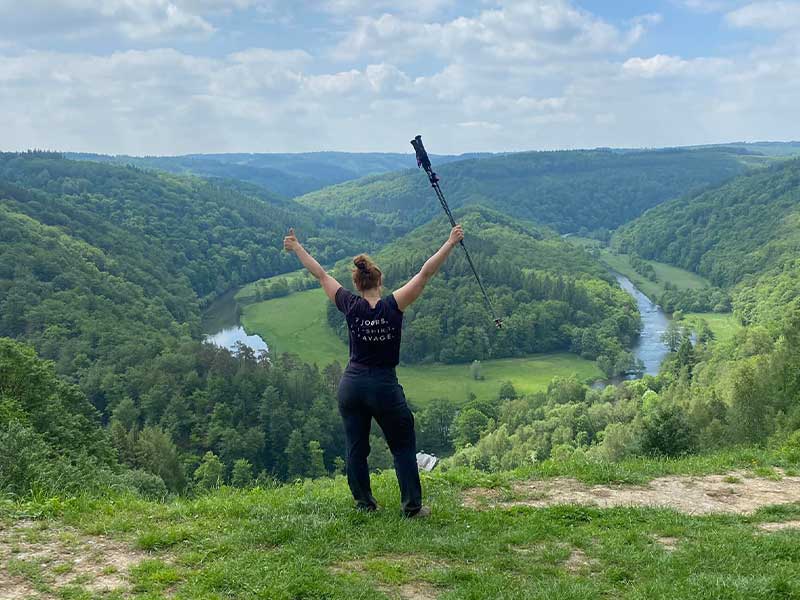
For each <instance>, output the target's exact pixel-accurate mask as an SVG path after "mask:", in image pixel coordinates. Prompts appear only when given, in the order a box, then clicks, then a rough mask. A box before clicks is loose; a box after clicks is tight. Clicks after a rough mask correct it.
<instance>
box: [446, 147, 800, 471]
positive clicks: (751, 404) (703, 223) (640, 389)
mask: <svg viewBox="0 0 800 600" xmlns="http://www.w3.org/2000/svg"><path fill="white" fill-rule="evenodd" d="M798 211H800V161H792V162H789V163H786V164H782V165H779V166H775V167H773V168H771V169H769V170H766V171H764V172H759V173H755V174H751V175H748V176H743V177H740V178H737V179H735V180H733V181H732V182H730V183H728V184H726V185H723V186H722V187H720V188H718V189H716V190H712V191H709V192H706V193H703V194H699V195H695V196H688V197H684V198H680V199H677V200H674V201H671V202H667V203H664V204H662V205H661V206H659V207H657V208H654V209H652V210H650V211H648V212H647V213H645V214H644V215H643V216H642V217H640V218H639V219H637V220H636V221H634V222H633V223H631V224H629V225H626V226H624V227H622V228H621V229H620V231H619V232H618V233H617V234H616V235H615V237H614V239H613V243H614V245H615V246H616V248H617V249H620V250H623V251H625V252H634V253H637V254H638V255H639V256H642V257H645V258H652V259H655V260H659V261H662V262H669V263H672V264H674V265H677V266H681V267H683V268H686V269H691V270H693V271H695V272H698V273H701V274H703V275H705V276H706V277H708V278H710V279H712V281H714V282H716V283H717V284H718V285H720V286H723V288H724V289H725V290H730V292H731V293H732V294H733V306H734V310H735V313H736V315H737V316H738V317H739V318H740V320H741V322H742V323H744V324H745V325H746V327H743V328H742V329H741V330H740V331H739V332H738V333H736V334H735V335H734V336H733V338H731V339H730V340H726V341H716V340H715V339H714V335H713V332H711V331H710V330H709V329H708V328H707V327H705V328H702V327H701V328H695V329H694V330H692V329H690V328H688V327H685V326H682V325H681V322H680V321H673V322H672V324H671V326H670V328H669V329H668V331H667V332H666V334H665V341H667V342H668V345H669V347H670V350H671V353H670V355H669V357H668V359H667V360H666V361H665V362H664V363H663V364H662V367H661V371H660V373H659V375H658V376H657V377H651V376H647V377H645V378H644V379H642V380H639V381H633V382H626V383H623V384H622V385H620V386H618V387H611V386H609V387H607V388H606V389H605V390H593V389H588V388H587V387H586V386H583V385H581V384H580V383H579V382H577V381H574V380H563V379H562V380H555V381H553V382H552V383H551V385H550V388H549V389H548V390H547V392H546V393H540V394H534V395H529V396H527V397H520V398H515V397H514V396H515V394H513V393H510V392H508V391H507V392H506V393H505V394H504V396H505V398H506V399H505V400H501V399H498V403H496V404H495V405H490V406H480V405H476V406H472V407H470V415H469V417H467V416H466V415H465V414H463V413H462V414H461V415H459V416H458V417H456V420H455V421H454V425H455V424H456V423H460V427H458V426H455V427H454V432H455V433H454V435H453V436H451V440H452V443H453V445H454V447H455V449H456V453H455V455H454V456H453V458H452V459H451V463H452V464H453V465H470V466H474V467H477V468H481V469H487V470H502V469H511V468H516V467H519V466H523V465H525V464H528V463H529V461H530V457H531V456H535V457H536V459H537V460H541V459H545V458H549V457H556V458H558V459H559V460H577V461H593V460H612V461H613V460H621V459H623V458H625V457H630V456H672V457H674V456H681V455H684V454H690V453H700V452H708V451H713V450H717V449H719V448H723V447H730V446H735V445H742V446H748V445H762V446H768V447H771V448H772V449H774V450H775V451H777V452H778V453H779V454H780V455H782V456H785V457H787V459H788V460H789V461H790V462H797V461H798V460H800V300H799V299H800V284H798V282H800V260H799V259H798V256H799V255H800V254H799V253H798V251H799V250H800V244H799V243H798V242H799V241H800V238H798V231H800V229H798V225H799V224H800V221H799V220H798ZM632 263H633V266H634V268H637V270H638V271H640V272H641V273H642V274H644V275H645V276H651V277H652V276H653V275H654V273H653V272H652V271H651V270H650V269H647V265H646V264H643V263H642V261H641V260H637V259H636V256H634V259H633V261H632ZM684 292H685V293H684V295H683V296H682V297H681V295H680V294H678V293H677V292H676V291H675V290H667V292H666V293H665V296H668V297H669V298H671V299H672V301H674V302H676V303H679V302H682V303H688V302H690V301H698V302H699V301H701V300H702V299H703V295H704V294H705V295H706V296H708V298H709V301H712V300H713V299H714V297H715V295H719V294H720V293H723V290H721V289H720V288H708V289H706V290H685V291H684ZM717 299H719V297H717ZM502 395H503V394H501V396H502ZM467 425H469V426H467ZM465 431H466V432H467V433H468V435H466V434H464V432H465Z"/></svg>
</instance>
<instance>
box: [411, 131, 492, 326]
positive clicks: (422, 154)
mask: <svg viewBox="0 0 800 600" xmlns="http://www.w3.org/2000/svg"><path fill="white" fill-rule="evenodd" d="M411 145H412V146H413V147H414V152H416V154H417V166H418V167H420V168H422V169H425V172H426V173H427V174H428V180H430V182H431V187H432V188H433V191H434V192H436V197H437V198H438V199H439V204H441V205H442V209H443V210H444V212H445V214H446V215H447V218H448V219H450V225H452V226H453V227H455V226H456V220H455V219H454V218H453V213H452V212H450V207H449V206H448V205H447V200H445V199H444V194H443V193H442V188H441V187H439V176H438V175H436V173H434V172H433V167H431V159H430V158H428V153H427V152H426V151H425V146H423V145H422V136H421V135H418V136H417V137H415V138H414V139H413V140H411ZM459 244H460V245H461V247H462V248H463V249H464V254H465V255H466V257H467V262H468V263H469V266H470V267H471V268H472V273H473V275H475V281H477V282H478V287H480V288H481V292H483V299H484V300H485V301H486V306H487V307H488V308H489V313H490V314H491V315H492V318H493V319H494V324H495V325H497V328H498V329H502V328H503V320H502V319H500V318H499V317H498V316H497V313H496V312H494V307H493V306H492V301H491V300H489V294H487V293H486V289H485V288H484V287H483V283H481V278H480V277H479V276H478V271H477V269H475V265H474V264H473V263H472V257H471V256H470V255H469V251H468V250H467V247H466V246H465V245H464V240H461V241H460V242H459Z"/></svg>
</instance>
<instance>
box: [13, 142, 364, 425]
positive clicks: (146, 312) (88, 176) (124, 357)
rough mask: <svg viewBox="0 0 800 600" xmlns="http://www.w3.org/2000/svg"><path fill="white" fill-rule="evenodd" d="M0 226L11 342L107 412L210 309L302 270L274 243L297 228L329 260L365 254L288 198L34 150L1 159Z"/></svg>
mask: <svg viewBox="0 0 800 600" xmlns="http://www.w3.org/2000/svg"><path fill="white" fill-rule="evenodd" d="M0 224H2V227H1V228H0V250H1V252H0V336H6V337H12V338H17V339H22V340H26V341H29V342H30V343H32V344H33V345H34V346H35V347H36V349H37V351H38V352H39V353H40V354H41V356H42V357H43V358H47V359H51V360H54V361H55V364H56V369H57V372H58V373H59V374H60V375H62V376H67V377H69V378H70V380H72V381H75V382H78V383H80V385H81V387H82V389H83V390H84V391H85V392H86V394H87V395H88V396H89V398H90V399H91V401H92V403H93V404H94V405H95V406H96V407H97V408H98V409H100V410H101V411H107V410H110V409H111V408H113V406H115V405H116V404H117V403H119V402H120V401H122V399H123V398H125V397H138V396H139V395H141V394H143V393H145V390H146V384H144V383H143V382H144V381H145V380H146V379H147V377H148V375H147V373H148V371H149V368H150V361H152V360H154V359H155V358H156V357H157V356H158V355H159V354H160V353H161V352H163V351H164V350H165V349H166V348H169V347H172V346H174V345H175V344H176V343H178V342H179V340H185V339H197V337H198V336H199V321H200V312H201V307H202V306H203V305H204V304H205V302H206V301H207V300H208V299H211V298H213V297H215V296H216V295H218V294H221V293H222V292H225V291H226V290H228V289H230V288H232V287H235V286H237V285H240V284H242V283H245V282H247V281H251V280H253V279H257V278H259V277H263V276H268V275H274V274H278V273H282V272H285V271H288V270H291V269H293V268H294V266H295V265H294V263H293V262H292V261H291V260H290V258H289V257H288V256H286V255H285V254H284V253H283V252H282V251H281V249H280V248H279V247H278V244H277V243H276V240H279V239H280V238H281V236H282V235H283V233H284V232H285V231H286V230H287V229H288V227H289V226H291V225H294V226H296V227H298V229H300V230H303V231H305V232H307V235H308V238H307V239H308V244H309V246H310V247H311V248H312V249H313V250H314V251H315V252H317V253H318V255H319V256H320V257H321V259H322V260H335V259H336V258H339V257H341V256H343V255H350V254H352V252H353V251H354V248H353V247H352V246H348V243H349V242H347V239H346V238H341V237H337V236H335V235H331V234H330V233H326V234H322V235H321V236H318V235H315V234H316V231H317V230H316V228H315V226H314V225H313V223H312V222H311V220H310V219H309V218H308V217H302V216H298V215H296V214H294V212H293V211H292V210H291V206H288V205H286V204H285V203H284V202H283V201H280V202H277V203H270V202H268V201H265V200H264V199H263V198H261V197H257V196H250V195H244V194H242V193H240V192H239V191H235V190H232V189H230V188H228V187H226V186H219V185H216V184H214V183H208V182H205V181H203V180H199V179H193V178H176V177H174V176H167V175H158V174H154V173H147V172H142V171H140V170H138V169H134V168H130V167H115V166H108V165H100V164H95V163H90V162H76V161H70V160H64V159H62V158H60V157H59V156H57V155H42V154H37V153H32V154H23V155H16V154H4V155H0ZM359 247H360V246H359ZM143 386H144V387H143Z"/></svg>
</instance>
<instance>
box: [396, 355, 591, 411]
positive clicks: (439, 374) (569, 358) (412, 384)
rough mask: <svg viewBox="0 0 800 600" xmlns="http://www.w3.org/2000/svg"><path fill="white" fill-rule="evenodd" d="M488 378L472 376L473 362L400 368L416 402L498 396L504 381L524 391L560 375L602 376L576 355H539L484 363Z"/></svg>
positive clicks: (534, 389)
mask: <svg viewBox="0 0 800 600" xmlns="http://www.w3.org/2000/svg"><path fill="white" fill-rule="evenodd" d="M481 364H482V365H483V368H482V373H483V376H484V379H483V380H481V381H475V380H474V379H473V378H472V377H470V372H469V365H443V364H433V365H414V366H401V367H399V368H398V369H397V373H398V377H399V379H400V383H401V384H402V385H403V389H404V390H405V392H406V396H407V398H408V399H409V401H411V402H412V403H415V404H424V403H425V402H427V401H429V400H430V399H432V398H450V399H451V400H455V401H457V402H463V401H466V400H467V398H468V397H469V394H470V393H473V394H475V396H476V397H477V398H479V399H494V398H495V397H496V396H497V392H498V390H499V389H500V385H501V384H502V383H503V382H504V381H511V382H512V383H513V384H514V388H515V389H516V390H517V391H518V392H521V393H531V392H538V391H542V390H545V389H547V384H549V383H550V381H551V380H552V379H553V377H556V376H564V377H569V376H571V375H575V376H577V378H578V380H579V381H594V380H596V379H601V378H602V377H604V376H603V373H602V372H601V371H600V369H598V368H597V365H596V364H595V363H594V362H592V361H589V360H584V359H582V358H580V357H578V356H575V355H574V354H567V353H562V354H539V355H535V356H530V357H527V358H505V359H498V360H487V361H483V362H482V363H481Z"/></svg>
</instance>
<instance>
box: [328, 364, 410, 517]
mask: <svg viewBox="0 0 800 600" xmlns="http://www.w3.org/2000/svg"><path fill="white" fill-rule="evenodd" d="M338 396H339V414H341V415H342V421H344V432H345V437H346V438H347V483H348V484H349V486H350V491H351V492H352V493H353V498H355V501H356V505H357V506H358V507H359V508H362V509H366V510H370V509H374V508H375V507H376V506H377V503H376V501H375V498H374V497H373V496H372V488H371V487H370V483H369V467H368V466H367V457H368V456H369V451H370V447H369V432H370V427H371V425H372V419H373V417H374V418H375V421H376V422H377V423H378V425H379V426H380V428H381V429H382V430H383V435H384V436H385V437H386V442H387V444H388V445H389V450H391V452H392V457H393V458H394V470H395V473H396V474H397V481H398V483H399V484H400V500H401V505H402V509H403V512H404V513H405V514H406V515H409V516H411V515H414V514H416V513H417V512H419V509H420V508H421V507H422V486H421V485H420V482H419V471H418V469H417V440H416V436H415V435H414V415H413V414H411V410H410V409H409V408H408V404H407V403H406V396H405V394H404V393H403V388H402V387H401V386H400V384H399V383H398V382H397V375H396V373H395V370H394V369H393V368H385V367H367V366H363V365H354V364H352V363H351V364H349V365H348V366H347V369H345V372H344V374H343V375H342V380H341V382H340V383H339V394H338Z"/></svg>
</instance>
